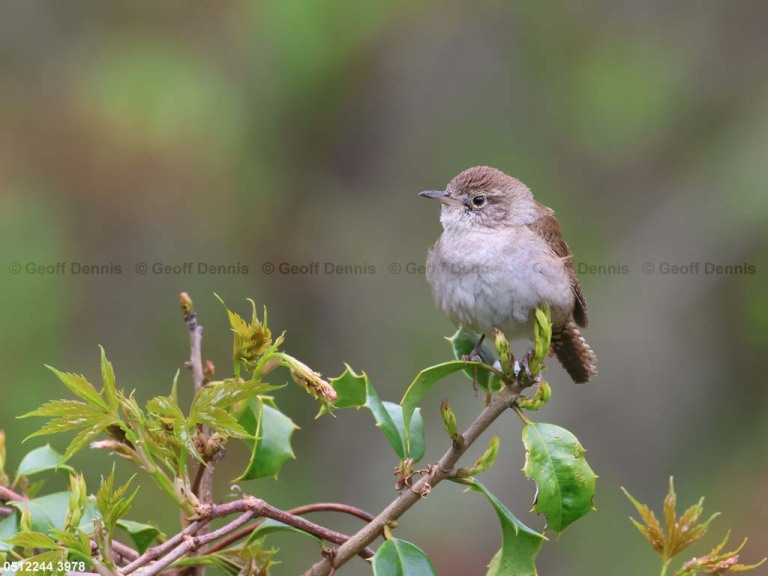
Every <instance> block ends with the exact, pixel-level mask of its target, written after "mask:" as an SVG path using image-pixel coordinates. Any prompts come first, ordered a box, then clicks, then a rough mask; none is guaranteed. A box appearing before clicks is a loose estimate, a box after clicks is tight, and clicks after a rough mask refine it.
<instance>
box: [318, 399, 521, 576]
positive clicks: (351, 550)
mask: <svg viewBox="0 0 768 576" xmlns="http://www.w3.org/2000/svg"><path fill="white" fill-rule="evenodd" d="M522 390H523V387H522V386H519V385H507V386H505V387H504V388H503V389H502V391H501V392H500V393H499V394H498V395H497V396H496V397H495V398H494V399H493V400H491V402H490V403H489V404H488V406H486V407H485V408H484V409H483V411H482V412H481V413H480V414H479V415H478V417H477V418H476V419H475V421H474V422H472V424H471V425H470V426H469V428H467V430H466V432H464V434H463V435H462V436H463V438H464V442H463V443H461V444H460V445H456V444H455V443H454V445H452V446H451V447H450V448H449V449H448V451H447V452H446V453H445V454H444V455H443V457H442V458H440V461H439V462H438V463H437V464H436V465H435V466H434V467H433V468H432V470H433V471H432V473H430V474H428V475H426V476H425V477H423V478H422V479H421V480H419V481H418V482H417V483H416V484H415V485H414V486H413V487H412V488H411V489H410V490H408V489H406V490H404V491H403V492H402V493H401V494H400V496H398V497H397V498H396V499H395V500H394V501H393V502H392V503H391V504H390V505H389V506H387V507H386V508H385V509H384V510H383V511H382V512H381V513H380V514H379V515H378V516H377V517H376V518H375V519H374V520H373V521H372V522H369V523H368V524H367V525H366V526H364V527H363V528H362V529H361V530H360V531H359V532H358V533H357V534H355V535H354V536H352V538H350V539H349V540H348V541H347V542H346V543H345V544H342V545H341V546H339V547H338V548H337V549H336V550H335V551H334V552H333V554H331V555H330V558H323V559H322V560H320V561H319V562H317V563H316V564H315V565H314V566H312V567H311V568H310V569H309V570H307V571H306V572H305V573H304V576H329V575H330V574H332V573H333V572H334V571H335V570H336V568H338V567H339V566H341V565H343V564H346V563H347V562H348V561H349V560H350V559H351V558H353V557H354V556H356V555H357V554H358V552H359V551H360V550H361V549H362V548H364V547H365V546H367V545H368V544H370V543H371V542H373V541H374V540H375V539H376V536H377V535H378V534H379V533H380V532H381V531H382V530H383V529H384V528H385V527H386V526H389V525H390V524H392V523H393V522H394V521H396V520H397V519H398V518H400V516H402V515H403V514H405V512H406V511H407V510H408V509H409V508H410V507H411V506H413V505H414V504H415V503H416V502H418V501H419V500H420V499H421V498H422V497H423V496H424V495H425V494H427V493H428V491H429V490H431V488H432V487H434V486H435V485H437V484H438V483H439V482H440V481H442V480H444V479H445V478H447V477H448V476H450V474H451V473H452V471H453V468H454V466H455V465H456V463H457V462H458V461H459V458H461V456H462V455H463V454H464V452H466V451H467V449H468V448H469V447H470V446H471V445H472V444H473V443H474V442H475V441H476V440H477V439H478V437H479V436H480V435H481V434H482V433H483V432H484V431H485V430H486V429H487V428H488V427H489V426H490V425H491V424H492V423H493V421H494V420H496V419H497V418H498V417H499V416H500V415H501V414H503V413H504V412H505V411H506V410H507V409H508V408H509V407H510V406H511V405H512V403H513V402H514V401H515V399H516V398H517V397H518V396H519V395H520V393H521V392H522Z"/></svg>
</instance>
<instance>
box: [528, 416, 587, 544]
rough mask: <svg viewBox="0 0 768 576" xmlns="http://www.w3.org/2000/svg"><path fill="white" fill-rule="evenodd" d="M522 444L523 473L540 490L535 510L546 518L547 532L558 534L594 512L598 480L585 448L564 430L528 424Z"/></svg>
mask: <svg viewBox="0 0 768 576" xmlns="http://www.w3.org/2000/svg"><path fill="white" fill-rule="evenodd" d="M523 444H524V445H525V450H526V459H525V467H524V468H523V472H524V473H525V476H526V477H527V478H531V479H533V480H534V481H535V482H536V487H537V491H536V500H535V501H534V503H533V508H534V510H535V511H536V513H537V514H544V515H545V516H546V517H547V528H548V529H549V530H554V531H555V532H557V533H558V534H559V533H560V532H562V531H563V530H565V528H566V527H568V525H570V524H571V523H573V522H575V521H576V520H578V519H579V518H581V517H582V516H584V515H585V514H587V513H588V512H590V511H591V510H593V509H594V507H593V506H592V499H593V497H594V495H595V480H596V478H597V476H596V475H595V473H594V472H593V471H592V469H591V468H590V467H589V464H587V461H586V459H585V458H584V453H585V450H584V448H583V447H582V445H581V444H580V443H579V441H578V440H577V439H576V437H575V436H574V435H573V434H571V433H570V432H568V430H565V429H564V428H560V427H559V426H555V425H554V424H541V423H530V424H527V425H526V426H525V428H523Z"/></svg>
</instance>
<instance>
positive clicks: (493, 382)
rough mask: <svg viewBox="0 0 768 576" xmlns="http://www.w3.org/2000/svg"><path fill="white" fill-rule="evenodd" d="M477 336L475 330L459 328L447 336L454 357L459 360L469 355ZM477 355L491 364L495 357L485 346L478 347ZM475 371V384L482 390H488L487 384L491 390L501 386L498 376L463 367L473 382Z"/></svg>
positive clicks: (484, 361) (465, 373)
mask: <svg viewBox="0 0 768 576" xmlns="http://www.w3.org/2000/svg"><path fill="white" fill-rule="evenodd" d="M478 338H480V336H479V335H478V334H477V333H475V332H468V331H466V330H463V329H461V328H460V329H459V330H457V331H456V333H455V334H454V335H453V336H451V337H450V338H448V342H450V343H451V348H452V349H453V356H454V358H456V360H459V361H461V360H462V358H464V357H466V356H469V355H470V354H471V353H472V350H474V348H475V345H476V344H477V340H478ZM479 355H480V358H482V361H483V363H485V364H488V365H489V366H493V363H494V362H495V360H496V359H495V358H494V357H493V354H492V353H491V352H489V351H488V349H487V348H486V347H485V346H481V347H480V351H479ZM475 371H476V372H477V385H478V386H480V388H482V389H483V390H488V388H489V386H490V388H491V390H498V389H499V387H500V386H501V381H500V380H499V378H498V376H497V375H496V374H493V373H492V372H488V371H487V370H479V369H474V368H465V369H464V375H465V376H466V377H467V378H469V379H470V380H471V381H472V382H474V381H475Z"/></svg>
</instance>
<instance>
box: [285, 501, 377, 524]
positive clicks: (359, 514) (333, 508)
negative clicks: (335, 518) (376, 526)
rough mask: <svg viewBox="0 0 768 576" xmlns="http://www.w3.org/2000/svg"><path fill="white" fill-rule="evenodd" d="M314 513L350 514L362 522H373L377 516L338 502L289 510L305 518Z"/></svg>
mask: <svg viewBox="0 0 768 576" xmlns="http://www.w3.org/2000/svg"><path fill="white" fill-rule="evenodd" d="M312 512H341V513H343V514H349V515H350V516H354V517H355V518H360V520H365V521H366V522H370V521H372V520H373V519H374V518H375V516H374V515H373V514H371V513H369V512H366V511H365V510H360V508H355V507H354V506H350V505H349V504H340V503H338V502H316V503H314V504H305V505H304V506H297V507H296V508H291V509H290V510H288V513H289V514H293V515H294V516H304V514H311V513H312Z"/></svg>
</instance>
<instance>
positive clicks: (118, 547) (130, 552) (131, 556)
mask: <svg viewBox="0 0 768 576" xmlns="http://www.w3.org/2000/svg"><path fill="white" fill-rule="evenodd" d="M112 551H113V552H116V553H117V554H119V555H120V556H122V557H123V558H124V559H125V560H128V562H133V561H134V560H136V559H138V557H139V556H141V554H139V553H138V552H137V551H136V550H134V549H133V548H131V547H130V546H126V545H125V544H123V543H122V542H118V541H117V540H112Z"/></svg>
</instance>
